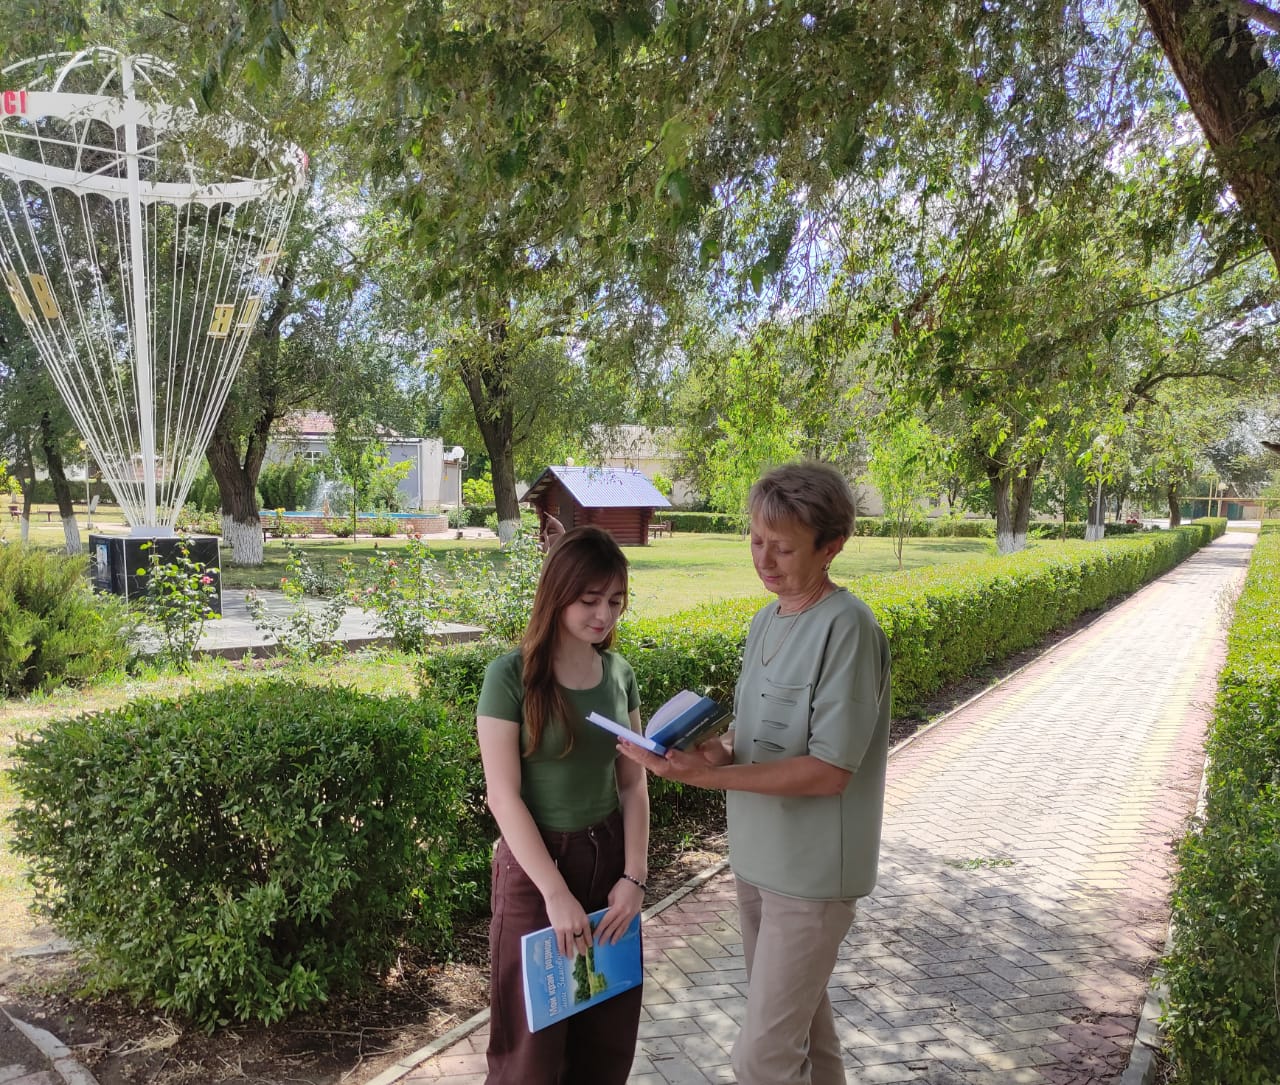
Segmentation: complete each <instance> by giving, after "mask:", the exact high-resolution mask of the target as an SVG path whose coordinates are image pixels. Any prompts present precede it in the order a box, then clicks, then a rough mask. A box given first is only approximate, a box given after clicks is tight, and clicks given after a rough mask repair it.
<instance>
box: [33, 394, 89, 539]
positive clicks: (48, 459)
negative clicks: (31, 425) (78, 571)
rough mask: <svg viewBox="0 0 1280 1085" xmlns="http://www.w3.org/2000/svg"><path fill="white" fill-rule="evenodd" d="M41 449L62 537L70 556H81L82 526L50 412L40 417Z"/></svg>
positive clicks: (45, 412)
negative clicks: (77, 521)
mask: <svg viewBox="0 0 1280 1085" xmlns="http://www.w3.org/2000/svg"><path fill="white" fill-rule="evenodd" d="M40 449H41V451H42V452H43V453H44V462H45V466H46V467H47V468H48V470H49V481H50V482H52V483H53V497H54V500H55V501H57V503H58V515H59V516H60V517H61V519H62V537H63V539H64V540H65V542H66V547H67V553H68V554H79V553H80V552H81V551H82V550H83V549H84V547H83V545H82V543H81V541H80V525H79V524H77V523H76V513H75V505H74V504H73V503H72V500H71V485H70V483H68V482H67V472H66V469H65V468H64V467H63V465H62V451H61V450H60V449H59V448H58V442H57V441H56V440H55V438H54V436H53V425H52V422H51V420H50V418H49V412H48V411H44V412H43V413H42V414H41V415H40Z"/></svg>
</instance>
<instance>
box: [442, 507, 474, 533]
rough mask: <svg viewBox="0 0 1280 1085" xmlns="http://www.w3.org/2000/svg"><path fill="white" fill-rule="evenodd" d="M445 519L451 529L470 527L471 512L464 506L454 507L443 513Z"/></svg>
mask: <svg viewBox="0 0 1280 1085" xmlns="http://www.w3.org/2000/svg"><path fill="white" fill-rule="evenodd" d="M445 519H446V520H448V522H449V526H450V527H451V528H454V529H457V528H463V527H470V526H471V510H470V509H469V508H467V507H466V505H456V506H454V507H453V508H451V509H450V510H449V511H448V512H447V513H445Z"/></svg>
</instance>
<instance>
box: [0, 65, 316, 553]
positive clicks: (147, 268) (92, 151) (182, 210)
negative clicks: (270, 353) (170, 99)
mask: <svg viewBox="0 0 1280 1085" xmlns="http://www.w3.org/2000/svg"><path fill="white" fill-rule="evenodd" d="M28 74H29V75H30V76H31V85H30V86H28V87H25V88H22V89H4V87H3V84H0V278H2V279H3V281H4V284H5V286H6V288H7V289H8V292H9V294H10V296H11V298H12V299H13V302H14V304H15V306H16V307H17V310H18V313H19V315H20V317H21V318H22V320H23V323H24V324H25V326H26V328H27V331H28V332H29V334H30V335H31V337H32V339H33V340H34V342H35V344H36V347H37V349H38V350H39V353H40V356H41V358H42V359H43V361H44V362H45V364H46V365H47V366H48V368H49V370H50V373H51V375H52V376H53V379H54V382H55V383H56V384H57V387H58V390H59V392H60V394H61V395H62V397H63V399H64V400H65V401H66V403H67V406H68V409H69V410H70V411H71V414H72V416H73V417H74V419H75V421H76V423H77V425H79V427H80V429H81V432H82V434H83V435H84V437H85V440H86V443H87V444H88V445H89V447H90V449H91V451H92V453H93V455H94V457H95V459H96V460H97V462H98V463H99V465H100V466H101V467H102V468H103V473H104V477H105V479H106V481H107V482H108V484H109V485H110V486H111V489H112V491H113V492H114V493H115V495H116V498H117V500H119V502H120V505H121V508H122V510H123V511H124V513H125V516H126V518H127V519H128V521H129V523H130V525H131V526H132V528H133V531H134V533H135V534H146V535H165V534H172V532H173V529H174V526H175V522H176V519H177V515H178V512H179V511H180V509H181V506H182V503H183V501H184V500H185V498H186V494H187V492H188V490H189V489H190V486H191V484H192V482H193V481H194V479H195V475H196V472H197V471H198V469H199V464H200V458H201V456H202V455H203V453H204V450H205V448H206V447H207V446H208V442H209V439H210V437H211V436H212V432H213V427H214V425H215V424H216V421H217V418H218V415H219V413H220V411H221V409H222V407H223V405H224V403H225V401H226V398H227V395H228V393H229V391H230V387H231V382H232V380H233V378H234V376H235V373H236V370H237V369H238V367H239V365H240V362H241V360H242V358H243V356H244V352H245V349H246V347H247V346H248V343H249V339H250V336H251V333H252V331H253V328H254V326H255V324H256V322H257V318H258V316H259V315H260V313H261V311H262V307H263V301H264V298H265V297H266V296H267V295H268V294H269V293H270V291H271V290H272V289H273V288H274V283H273V278H272V274H271V273H272V268H273V266H274V264H275V261H276V259H277V257H278V256H279V254H280V252H281V250H282V248H283V244H284V238H285V231H286V230H287V227H288V223H289V219H290V217H291V215H292V210H293V205H294V202H295V200H296V197H297V195H298V193H299V192H300V190H301V189H302V187H303V183H304V175H305V168H306V162H305V158H304V156H302V155H301V154H300V153H299V152H297V151H296V149H294V148H291V147H281V146H278V145H275V144H272V143H271V142H270V141H268V140H267V138H266V137H265V135H264V134H263V133H262V132H260V131H258V130H256V129H253V128H251V127H249V126H247V125H245V124H243V123H241V122H238V121H234V120H230V119H226V118H217V119H216V120H213V119H209V118H201V117H200V116H199V115H198V114H197V113H196V111H195V109H194V107H191V106H187V107H174V106H172V105H169V104H167V103H166V102H164V100H163V96H162V91H161V86H160V85H161V83H171V82H173V81H174V80H175V73H174V69H173V68H172V66H171V65H168V64H165V63H163V62H161V61H159V60H156V59H155V58H152V57H131V56H126V55H124V54H121V53H119V52H117V51H115V50H112V49H108V48H105V47H95V48H92V49H86V50H83V51H81V52H78V53H74V54H59V55H52V56H45V57H38V58H34V59H33V60H28V61H22V62H20V63H18V64H15V65H11V66H9V67H7V68H5V69H3V71H2V72H0V78H3V80H5V81H6V82H8V81H10V80H13V79H14V78H15V77H16V76H22V75H28ZM193 133H199V138H201V139H202V140H203V141H205V142H206V143H207V142H210V141H216V142H217V143H220V144H222V145H223V146H224V147H225V148H226V149H227V150H228V151H229V152H230V154H229V155H228V157H233V156H234V157H236V158H238V160H240V161H241V162H245V161H247V162H249V163H250V168H249V169H248V170H246V171H244V172H242V173H240V174H239V175H236V174H232V175H231V176H227V177H220V178H217V179H208V178H207V177H205V176H203V175H202V173H203V172H204V171H203V170H202V168H201V166H200V164H199V163H198V161H197V160H196V156H194V155H193V154H191V153H190V146H191V138H192V135H193ZM241 168H242V169H243V166H242V167H241ZM166 251H167V252H168V253H169V256H168V257H167V258H166V259H167V260H168V261H169V262H168V266H166V262H165V260H163V259H162V254H163V253H165V252H166ZM193 252H194V253H195V255H196V256H197V257H198V259H197V260H193V259H192V253H193ZM113 256H114V258H115V260H116V264H114V265H113V264H112V263H111V257H113ZM191 264H195V265H196V266H195V271H194V272H192V271H191V270H190V268H189V265H191ZM117 273H118V274H117ZM113 275H114V276H115V277H113ZM162 282H163V284H164V285H165V287H166V289H167V290H168V298H169V305H168V311H167V312H165V311H159V308H158V300H157V299H158V286H159V285H160V284H161V283H162ZM113 286H115V287H116V291H115V293H113V291H112V287H113ZM117 294H118V295H119V296H116V295H117ZM158 393H159V394H158ZM158 407H159V408H160V413H159V414H157V408H158Z"/></svg>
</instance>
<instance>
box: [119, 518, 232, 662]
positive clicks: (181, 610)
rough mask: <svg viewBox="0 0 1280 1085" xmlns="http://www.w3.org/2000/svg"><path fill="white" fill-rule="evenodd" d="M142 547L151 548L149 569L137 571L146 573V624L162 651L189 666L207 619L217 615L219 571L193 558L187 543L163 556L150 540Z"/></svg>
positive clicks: (143, 598) (170, 657) (144, 599)
mask: <svg viewBox="0 0 1280 1085" xmlns="http://www.w3.org/2000/svg"><path fill="white" fill-rule="evenodd" d="M142 549H143V550H146V551H148V555H147V568H146V569H139V570H137V572H138V575H139V576H141V575H142V574H143V573H145V574H146V576H147V590H146V593H145V594H144V595H143V597H142V613H143V615H144V618H145V621H146V624H147V625H149V626H150V627H151V628H152V629H153V630H154V631H155V633H156V634H157V636H159V638H160V644H161V648H160V654H161V655H162V656H164V657H165V658H167V659H168V660H169V662H170V663H172V664H174V665H175V666H178V667H186V666H187V665H188V664H189V663H190V662H191V658H192V656H194V655H195V651H196V648H197V646H198V645H199V644H200V636H201V634H203V632H204V626H205V622H207V621H209V620H210V619H211V618H212V619H216V618H217V617H218V615H217V612H216V611H215V610H214V609H213V604H214V601H215V599H216V598H217V595H218V582H217V576H218V570H217V569H214V568H212V567H209V566H205V565H201V564H200V563H199V562H198V561H193V560H192V558H191V551H190V550H189V549H188V547H187V544H186V543H185V542H180V543H179V545H178V551H177V553H176V554H173V555H171V556H169V557H162V556H161V555H160V554H159V553H158V552H157V551H156V550H155V548H154V546H153V544H152V543H149V542H148V543H144V544H143V545H142Z"/></svg>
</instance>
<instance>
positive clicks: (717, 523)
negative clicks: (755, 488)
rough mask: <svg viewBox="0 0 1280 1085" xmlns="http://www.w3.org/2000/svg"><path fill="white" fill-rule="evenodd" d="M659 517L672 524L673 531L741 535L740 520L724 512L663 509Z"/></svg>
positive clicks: (658, 514)
mask: <svg viewBox="0 0 1280 1085" xmlns="http://www.w3.org/2000/svg"><path fill="white" fill-rule="evenodd" d="M657 516H658V517H659V518H661V519H663V520H665V521H667V522H668V523H670V524H671V530H672V531H685V532H690V533H693V534H707V533H713V534H717V535H741V534H742V531H741V530H740V528H739V526H738V518H737V517H736V516H730V515H728V514H727V513H723V512H683V511H681V510H679V509H663V510H662V511H661V512H659V513H657Z"/></svg>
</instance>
